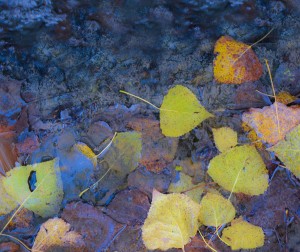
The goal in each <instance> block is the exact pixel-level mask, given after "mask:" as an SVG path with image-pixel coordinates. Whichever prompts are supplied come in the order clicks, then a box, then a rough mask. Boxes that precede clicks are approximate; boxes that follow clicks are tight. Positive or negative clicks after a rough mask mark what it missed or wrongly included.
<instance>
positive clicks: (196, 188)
mask: <svg viewBox="0 0 300 252" xmlns="http://www.w3.org/2000/svg"><path fill="white" fill-rule="evenodd" d="M179 167H180V166H179ZM181 169H182V168H181ZM204 188H205V183H200V184H196V185H195V184H193V182H192V178H191V177H190V176H188V175H186V174H184V173H183V172H180V173H179V180H178V181H177V182H174V183H171V184H170V186H169V189H168V192H172V193H182V192H183V193H184V194H185V195H187V196H189V197H190V198H191V199H192V200H194V201H195V202H197V203H199V202H200V200H201V195H202V193H203V191H204Z"/></svg>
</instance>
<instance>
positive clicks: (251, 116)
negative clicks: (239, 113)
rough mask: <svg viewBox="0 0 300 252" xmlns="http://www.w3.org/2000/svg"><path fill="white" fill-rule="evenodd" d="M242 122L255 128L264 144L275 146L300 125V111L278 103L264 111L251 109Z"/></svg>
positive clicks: (263, 109) (265, 108)
mask: <svg viewBox="0 0 300 252" xmlns="http://www.w3.org/2000/svg"><path fill="white" fill-rule="evenodd" d="M277 115H278V116H277ZM242 120H243V122H245V123H247V124H248V125H249V126H250V127H251V128H253V129H254V130H255V132H256V133H257V135H258V136H259V137H260V138H261V139H262V140H263V141H264V142H266V143H269V144H271V145H274V144H276V143H278V141H280V140H283V139H284V136H285V135H286V133H288V132H289V131H290V130H291V129H292V128H294V127H296V126H297V125H298V124H300V109H299V108H297V107H287V106H286V105H284V104H282V103H279V102H277V103H274V104H272V105H271V106H267V107H264V108H262V109H259V108H252V109H250V111H249V112H246V113H244V114H243V117H242Z"/></svg>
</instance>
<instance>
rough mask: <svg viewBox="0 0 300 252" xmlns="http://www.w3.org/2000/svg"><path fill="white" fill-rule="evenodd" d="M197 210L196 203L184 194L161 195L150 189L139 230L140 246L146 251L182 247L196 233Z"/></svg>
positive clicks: (197, 205) (198, 209)
mask: <svg viewBox="0 0 300 252" xmlns="http://www.w3.org/2000/svg"><path fill="white" fill-rule="evenodd" d="M199 211H200V206H199V204H197V203H196V202H194V201H193V200H192V199H190V198H189V197H188V196H186V195H184V194H179V193H172V194H162V193H159V192H158V191H155V190H154V191H153V197H152V204H151V207H150V210H149V212H148V217H147V219H146V220H145V223H144V226H143V227H142V237H143V241H144V244H145V245H146V247H147V248H148V249H150V250H154V249H161V250H167V249H170V248H184V245H186V244H187V243H189V241H190V238H191V237H193V236H195V235H196V233H197V229H198V214H199Z"/></svg>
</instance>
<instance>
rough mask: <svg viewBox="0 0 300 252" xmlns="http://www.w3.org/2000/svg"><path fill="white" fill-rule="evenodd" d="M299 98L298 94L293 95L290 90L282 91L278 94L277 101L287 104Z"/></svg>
mask: <svg viewBox="0 0 300 252" xmlns="http://www.w3.org/2000/svg"><path fill="white" fill-rule="evenodd" d="M296 99H297V97H296V96H293V95H291V94H290V93H289V92H286V91H281V92H280V93H279V94H278V95H276V101H277V102H279V103H282V104H284V105H287V104H289V103H291V102H293V101H295V100H296Z"/></svg>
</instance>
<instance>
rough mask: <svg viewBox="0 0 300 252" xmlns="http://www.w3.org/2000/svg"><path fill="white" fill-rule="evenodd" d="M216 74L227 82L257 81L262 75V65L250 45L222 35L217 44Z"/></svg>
mask: <svg viewBox="0 0 300 252" xmlns="http://www.w3.org/2000/svg"><path fill="white" fill-rule="evenodd" d="M214 53H215V54H217V57H216V58H215V60H214V76H215V79H216V81H218V82H220V83H225V84H241V83H244V82H247V81H256V80H258V79H259V78H260V77H261V75H262V72H263V71H262V65H261V63H260V62H259V60H258V58H257V56H256V54H255V53H254V51H253V50H252V49H251V47H250V46H248V45H246V44H244V43H241V42H238V41H235V40H234V39H232V38H231V37H229V36H222V37H221V38H219V39H218V41H217V42H216V44H215V49H214Z"/></svg>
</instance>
